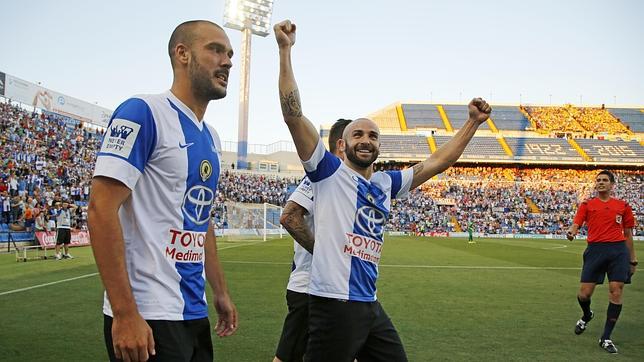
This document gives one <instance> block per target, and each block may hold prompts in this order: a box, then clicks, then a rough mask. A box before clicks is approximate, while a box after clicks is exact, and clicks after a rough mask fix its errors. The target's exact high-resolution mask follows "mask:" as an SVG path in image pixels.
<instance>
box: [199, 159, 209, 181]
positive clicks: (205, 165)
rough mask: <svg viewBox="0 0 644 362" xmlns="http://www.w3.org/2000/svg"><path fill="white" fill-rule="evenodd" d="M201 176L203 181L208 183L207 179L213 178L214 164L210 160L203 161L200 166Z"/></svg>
mask: <svg viewBox="0 0 644 362" xmlns="http://www.w3.org/2000/svg"><path fill="white" fill-rule="evenodd" d="M199 175H200V176H201V181H203V182H206V180H207V179H209V178H210V176H212V164H211V163H210V161H208V160H203V161H201V164H200V165H199Z"/></svg>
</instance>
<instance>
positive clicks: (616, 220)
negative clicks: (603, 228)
mask: <svg viewBox="0 0 644 362" xmlns="http://www.w3.org/2000/svg"><path fill="white" fill-rule="evenodd" d="M615 222H616V223H618V224H621V223H622V215H615Z"/></svg>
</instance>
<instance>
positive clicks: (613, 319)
mask: <svg viewBox="0 0 644 362" xmlns="http://www.w3.org/2000/svg"><path fill="white" fill-rule="evenodd" d="M621 311H622V305H621V304H613V303H610V302H609V303H608V310H606V324H605V325H604V334H602V340H604V339H610V334H611V333H613V328H615V323H617V318H619V313H620V312H621Z"/></svg>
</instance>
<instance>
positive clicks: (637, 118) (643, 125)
mask: <svg viewBox="0 0 644 362" xmlns="http://www.w3.org/2000/svg"><path fill="white" fill-rule="evenodd" d="M608 111H609V112H610V113H611V114H612V115H613V116H614V117H615V118H617V120H618V121H621V122H622V123H624V124H625V125H626V126H627V127H628V128H629V129H630V130H631V131H633V132H644V112H642V110H641V109H637V108H611V109H609V110H608Z"/></svg>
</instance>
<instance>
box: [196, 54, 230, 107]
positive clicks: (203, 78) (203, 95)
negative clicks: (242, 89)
mask: <svg viewBox="0 0 644 362" xmlns="http://www.w3.org/2000/svg"><path fill="white" fill-rule="evenodd" d="M189 74H190V81H191V83H192V92H193V93H194V94H195V96H196V97H197V98H200V99H206V100H209V101H211V100H215V99H221V98H224V97H225V96H226V88H225V87H216V86H214V85H213V84H212V76H211V75H210V74H208V72H206V71H205V70H204V69H203V68H202V67H201V65H199V63H197V61H195V60H194V59H191V60H190V67H189Z"/></svg>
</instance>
